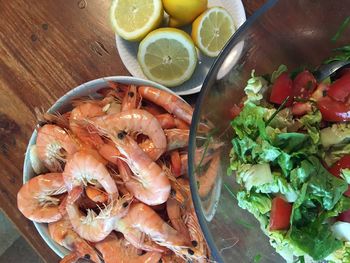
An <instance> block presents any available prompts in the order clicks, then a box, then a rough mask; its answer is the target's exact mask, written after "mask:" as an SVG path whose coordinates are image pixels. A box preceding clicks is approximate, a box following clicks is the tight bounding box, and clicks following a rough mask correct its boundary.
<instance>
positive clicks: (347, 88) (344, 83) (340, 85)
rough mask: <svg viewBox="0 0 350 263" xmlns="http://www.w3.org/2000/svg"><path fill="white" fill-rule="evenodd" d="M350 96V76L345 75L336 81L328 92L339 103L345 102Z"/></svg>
mask: <svg viewBox="0 0 350 263" xmlns="http://www.w3.org/2000/svg"><path fill="white" fill-rule="evenodd" d="M349 95H350V74H349V73H348V74H345V75H343V76H342V77H341V78H339V79H337V80H336V81H334V82H333V83H332V84H331V86H330V88H329V91H328V96H329V97H331V98H332V99H335V100H337V101H342V102H344V101H345V100H346V98H347V97H348V96H349Z"/></svg>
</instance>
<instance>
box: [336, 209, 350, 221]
mask: <svg viewBox="0 0 350 263" xmlns="http://www.w3.org/2000/svg"><path fill="white" fill-rule="evenodd" d="M338 221H342V222H348V223H350V210H348V211H345V212H343V213H341V214H340V215H339V216H338Z"/></svg>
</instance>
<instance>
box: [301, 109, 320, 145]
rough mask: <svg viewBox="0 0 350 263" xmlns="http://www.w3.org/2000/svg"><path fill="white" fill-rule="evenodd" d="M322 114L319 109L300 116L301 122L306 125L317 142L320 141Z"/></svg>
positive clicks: (313, 139)
mask: <svg viewBox="0 0 350 263" xmlns="http://www.w3.org/2000/svg"><path fill="white" fill-rule="evenodd" d="M321 120H322V115H321V112H320V111H319V110H315V111H313V112H309V113H308V114H306V115H304V116H303V117H301V118H300V120H299V121H300V122H301V123H302V124H303V125H304V126H305V128H306V130H307V132H308V134H309V135H310V137H311V139H312V141H313V142H314V143H315V144H318V143H319V142H320V123H321Z"/></svg>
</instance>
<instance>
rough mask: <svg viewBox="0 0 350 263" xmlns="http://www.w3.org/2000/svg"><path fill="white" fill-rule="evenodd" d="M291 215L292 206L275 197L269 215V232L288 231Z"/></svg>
mask: <svg viewBox="0 0 350 263" xmlns="http://www.w3.org/2000/svg"><path fill="white" fill-rule="evenodd" d="M291 214H292V205H291V204H289V203H288V202H287V201H285V200H284V199H283V198H281V197H278V196H277V197H275V198H274V199H273V200H272V208H271V213H270V230H288V228H289V225H290V216H291Z"/></svg>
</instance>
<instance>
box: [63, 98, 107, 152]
mask: <svg viewBox="0 0 350 263" xmlns="http://www.w3.org/2000/svg"><path fill="white" fill-rule="evenodd" d="M101 115H105V112H103V110H102V107H101V106H99V105H98V104H96V103H90V102H85V103H82V104H79V105H78V106H77V107H75V108H74V109H73V110H72V112H71V115H70V119H69V128H70V130H71V131H72V132H73V134H74V135H75V136H77V138H78V139H79V140H80V141H81V142H82V143H83V144H87V145H89V146H93V147H95V148H98V147H99V146H100V145H101V144H103V140H102V138H101V137H100V136H99V134H98V133H97V132H96V131H93V127H90V126H88V125H85V124H84V122H83V121H84V120H86V119H89V118H93V117H97V116H101Z"/></svg>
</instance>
